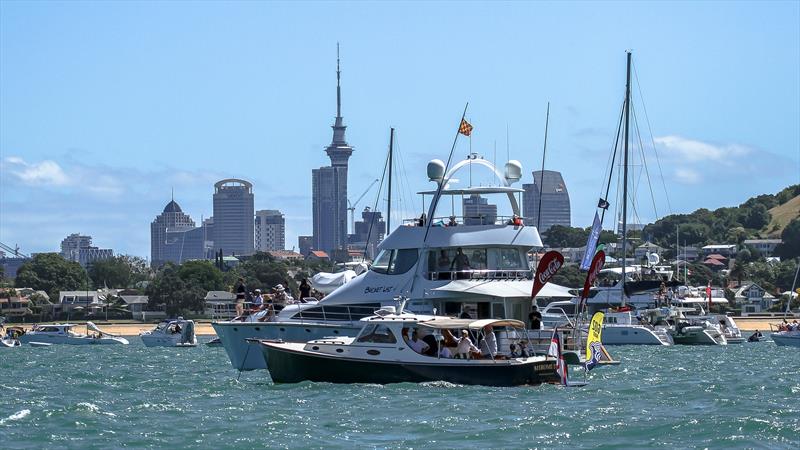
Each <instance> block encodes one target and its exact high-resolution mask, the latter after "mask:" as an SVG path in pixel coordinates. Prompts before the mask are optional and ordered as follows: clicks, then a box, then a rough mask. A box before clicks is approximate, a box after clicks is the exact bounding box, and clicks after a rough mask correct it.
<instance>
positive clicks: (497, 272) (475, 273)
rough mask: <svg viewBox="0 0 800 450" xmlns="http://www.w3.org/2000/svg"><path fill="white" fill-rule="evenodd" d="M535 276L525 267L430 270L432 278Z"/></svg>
mask: <svg viewBox="0 0 800 450" xmlns="http://www.w3.org/2000/svg"><path fill="white" fill-rule="evenodd" d="M532 276H533V274H532V272H531V271H530V270H524V269H476V270H472V269H470V270H447V271H441V272H438V271H436V272H428V278H429V279H431V280H529V279H531V277H532Z"/></svg>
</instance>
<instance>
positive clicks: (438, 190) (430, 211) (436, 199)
mask: <svg viewBox="0 0 800 450" xmlns="http://www.w3.org/2000/svg"><path fill="white" fill-rule="evenodd" d="M467 108H469V102H467V104H466V105H464V112H462V113H461V120H459V121H458V127H457V128H456V135H455V137H454V138H453V145H452V146H451V147H450V154H449V155H448V156H447V164H445V166H444V175H443V177H442V180H441V181H440V182H439V186H437V188H436V193H435V194H433V200H431V206H430V207H429V208H428V220H427V223H426V224H425V235H424V236H423V238H422V243H423V246H424V244H425V242H427V240H428V233H429V232H430V231H431V222H433V214H434V213H435V212H436V207H437V206H438V204H439V197H441V196H442V189H444V185H445V184H446V182H447V180H446V179H445V178H444V177H446V176H447V170H448V169H450V162H451V161H452V160H453V151H455V149H456V143H458V135H459V134H461V123H462V122H463V121H464V117H466V115H467ZM421 250H422V249H420V251H421ZM420 256H422V255H420Z"/></svg>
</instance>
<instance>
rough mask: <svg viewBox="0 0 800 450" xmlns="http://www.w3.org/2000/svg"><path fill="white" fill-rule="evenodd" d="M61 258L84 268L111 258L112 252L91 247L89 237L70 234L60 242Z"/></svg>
mask: <svg viewBox="0 0 800 450" xmlns="http://www.w3.org/2000/svg"><path fill="white" fill-rule="evenodd" d="M61 256H62V257H64V259H66V260H69V261H75V262H76V263H79V264H80V265H82V266H83V267H86V266H88V265H89V264H91V263H93V262H95V261H100V260H103V259H109V258H113V257H114V251H113V250H111V249H110V248H98V247H95V246H93V245H92V237H91V236H82V235H81V234H79V233H72V234H70V235H69V236H67V237H66V238H64V240H63V241H61Z"/></svg>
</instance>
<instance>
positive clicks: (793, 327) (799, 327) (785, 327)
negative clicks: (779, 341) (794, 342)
mask: <svg viewBox="0 0 800 450" xmlns="http://www.w3.org/2000/svg"><path fill="white" fill-rule="evenodd" d="M778 331H800V323H797V319H795V320H794V322H791V323H789V322H787V321H786V319H783V323H782V324H780V325H778Z"/></svg>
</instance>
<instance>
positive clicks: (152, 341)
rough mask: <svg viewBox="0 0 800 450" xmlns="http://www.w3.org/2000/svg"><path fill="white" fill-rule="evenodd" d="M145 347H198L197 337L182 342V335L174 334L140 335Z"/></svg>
mask: <svg viewBox="0 0 800 450" xmlns="http://www.w3.org/2000/svg"><path fill="white" fill-rule="evenodd" d="M140 337H141V338H142V342H143V343H144V346H145V347H196V346H197V339H196V338H195V339H193V340H191V341H188V342H182V341H181V337H180V335H178V336H177V337H172V336H156V335H146V334H143V335H141V336H140Z"/></svg>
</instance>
